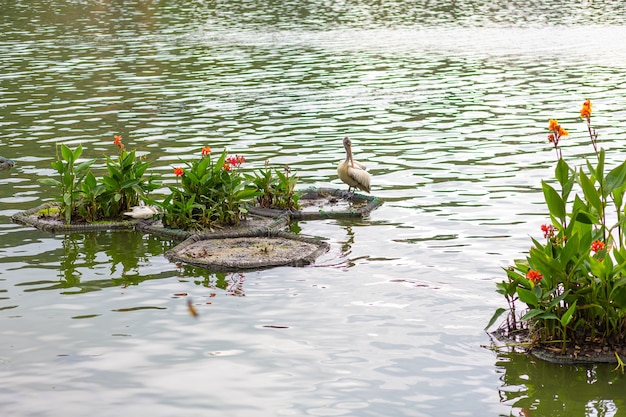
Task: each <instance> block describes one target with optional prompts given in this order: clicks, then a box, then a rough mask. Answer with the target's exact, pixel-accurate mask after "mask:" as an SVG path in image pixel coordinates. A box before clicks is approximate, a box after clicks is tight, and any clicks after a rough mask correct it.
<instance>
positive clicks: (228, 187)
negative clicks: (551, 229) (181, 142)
mask: <svg viewBox="0 0 626 417" xmlns="http://www.w3.org/2000/svg"><path fill="white" fill-rule="evenodd" d="M244 162H245V158H244V157H243V156H240V155H235V156H231V157H227V156H226V150H224V151H223V152H222V153H221V154H220V156H218V157H217V160H215V161H214V160H213V158H212V156H211V148H209V147H205V148H203V149H202V152H201V157H200V158H199V159H197V160H195V161H192V162H191V163H187V164H186V165H187V167H186V169H183V168H181V167H177V168H175V169H174V175H176V177H178V178H179V182H178V183H177V185H176V186H173V187H169V188H170V191H171V194H170V195H169V196H168V197H167V198H166V199H165V201H163V203H161V207H162V209H163V224H164V225H166V226H168V227H173V228H180V229H186V230H187V229H202V228H212V227H213V226H214V225H216V224H219V225H237V224H239V222H240V221H241V219H242V218H244V217H245V216H246V215H247V213H248V210H247V209H246V202H247V201H249V200H251V199H252V198H254V197H255V195H256V190H254V189H252V188H250V187H247V183H246V181H244V177H243V175H242V173H241V171H240V170H239V167H240V166H241V164H243V163H244Z"/></svg>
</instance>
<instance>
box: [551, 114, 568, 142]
mask: <svg viewBox="0 0 626 417" xmlns="http://www.w3.org/2000/svg"><path fill="white" fill-rule="evenodd" d="M548 130H550V131H551V132H552V133H551V134H549V135H548V142H550V143H554V146H555V147H556V146H558V145H559V139H560V138H561V137H562V136H567V135H569V133H568V131H567V130H565V129H563V127H562V126H561V125H560V124H559V122H558V121H557V120H556V119H550V122H549V124H548Z"/></svg>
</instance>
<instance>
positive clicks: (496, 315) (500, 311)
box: [485, 307, 508, 330]
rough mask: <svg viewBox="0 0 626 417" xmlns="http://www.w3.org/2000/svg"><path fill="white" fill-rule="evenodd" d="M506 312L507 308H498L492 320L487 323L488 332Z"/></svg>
mask: <svg viewBox="0 0 626 417" xmlns="http://www.w3.org/2000/svg"><path fill="white" fill-rule="evenodd" d="M505 311H508V310H507V309H506V308H502V307H500V308H498V309H497V310H496V311H495V313H493V316H491V319H490V320H489V323H487V325H486V326H485V330H487V329H488V328H490V327H491V326H493V324H494V323H495V322H496V320H498V318H499V317H500V316H501V315H502V313H504V312H505Z"/></svg>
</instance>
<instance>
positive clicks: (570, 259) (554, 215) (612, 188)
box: [487, 100, 626, 352]
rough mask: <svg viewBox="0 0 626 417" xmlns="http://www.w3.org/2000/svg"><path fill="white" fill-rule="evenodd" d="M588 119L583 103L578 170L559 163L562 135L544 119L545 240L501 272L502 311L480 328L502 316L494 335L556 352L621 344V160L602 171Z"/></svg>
mask: <svg viewBox="0 0 626 417" xmlns="http://www.w3.org/2000/svg"><path fill="white" fill-rule="evenodd" d="M591 114H592V106H591V101H589V100H587V101H585V103H584V104H583V107H582V109H581V111H580V117H581V118H582V119H583V120H584V121H585V122H586V127H587V132H588V135H589V138H590V141H591V144H592V146H593V150H594V156H592V157H591V158H592V159H593V162H592V161H590V160H589V159H587V160H586V161H585V164H584V166H581V167H579V168H573V167H571V166H570V165H569V164H568V163H567V162H566V161H565V159H564V158H563V153H562V148H561V145H562V139H563V138H564V137H565V136H567V135H568V134H569V133H568V131H567V130H565V129H564V128H563V127H562V126H561V125H560V124H559V123H558V121H556V120H554V119H552V120H550V121H549V126H548V129H549V131H550V134H549V135H548V141H549V143H551V144H552V145H553V146H554V149H555V151H556V158H557V163H556V168H555V181H542V184H541V185H542V190H543V194H544V199H545V202H546V205H547V208H548V212H549V215H550V222H549V223H547V224H544V225H543V226H541V231H542V233H543V239H544V240H542V241H540V240H539V239H535V238H531V239H532V247H531V248H530V251H529V253H528V256H527V257H526V259H522V260H515V261H514V264H513V265H512V266H510V267H508V268H506V269H505V271H506V280H504V281H502V282H499V283H497V292H498V293H500V294H502V295H503V296H504V297H505V299H506V301H507V302H508V306H509V308H508V310H507V309H504V308H501V309H498V310H497V311H496V312H495V314H494V315H493V317H492V319H491V321H490V322H489V325H488V326H487V327H489V326H491V325H492V324H493V323H495V321H496V320H497V319H498V318H499V317H500V316H501V315H502V314H504V313H505V312H508V315H507V318H506V321H505V322H504V323H503V324H502V327H501V330H503V331H504V332H506V333H508V334H509V335H510V334H513V333H514V332H516V331H520V330H521V331H523V332H525V334H526V335H527V337H528V339H529V340H530V341H531V343H532V344H539V345H543V346H551V345H554V344H556V345H557V346H560V349H561V351H562V352H564V351H565V350H566V348H567V347H568V346H582V345H585V344H587V345H588V344H593V343H603V344H606V345H609V346H619V345H623V344H624V343H625V342H626V247H625V246H624V245H625V232H624V226H625V224H626V206H625V204H624V203H626V201H625V200H624V193H625V191H626V162H624V163H622V164H620V165H618V166H616V167H615V168H613V169H611V170H608V172H607V168H606V167H605V150H604V149H603V148H601V147H600V146H599V145H598V142H597V140H598V134H597V132H596V130H595V128H594V127H593V125H592V122H591ZM520 304H521V308H520ZM517 308H520V310H519V311H518V310H517Z"/></svg>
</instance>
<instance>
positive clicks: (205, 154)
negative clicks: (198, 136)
mask: <svg viewBox="0 0 626 417" xmlns="http://www.w3.org/2000/svg"><path fill="white" fill-rule="evenodd" d="M210 153H211V147H209V146H205V147H204V148H202V152H201V155H202V156H207V155H208V154H210Z"/></svg>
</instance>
